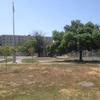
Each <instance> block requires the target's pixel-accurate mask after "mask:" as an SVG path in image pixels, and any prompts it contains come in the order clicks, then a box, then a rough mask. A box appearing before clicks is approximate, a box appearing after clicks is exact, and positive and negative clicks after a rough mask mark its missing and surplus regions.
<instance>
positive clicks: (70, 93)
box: [59, 89, 78, 96]
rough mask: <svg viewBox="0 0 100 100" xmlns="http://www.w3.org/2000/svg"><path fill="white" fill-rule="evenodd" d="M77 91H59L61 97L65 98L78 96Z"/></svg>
mask: <svg viewBox="0 0 100 100" xmlns="http://www.w3.org/2000/svg"><path fill="white" fill-rule="evenodd" d="M77 92H78V91H77V90H75V89H61V90H59V93H60V95H62V96H64V95H66V96H72V95H76V94H77Z"/></svg>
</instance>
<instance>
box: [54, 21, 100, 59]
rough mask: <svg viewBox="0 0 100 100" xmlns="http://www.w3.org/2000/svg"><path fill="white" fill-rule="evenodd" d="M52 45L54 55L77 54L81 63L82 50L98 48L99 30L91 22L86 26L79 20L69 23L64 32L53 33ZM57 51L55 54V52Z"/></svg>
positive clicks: (99, 44)
mask: <svg viewBox="0 0 100 100" xmlns="http://www.w3.org/2000/svg"><path fill="white" fill-rule="evenodd" d="M53 40H54V43H53V45H54V46H55V47H53V48H55V50H54V51H55V53H57V52H58V53H60V52H61V53H62V54H63V53H68V52H72V51H74V52H76V51H78V52H79V61H83V59H82V54H83V51H84V50H88V51H91V50H92V49H95V50H96V49H99V48H100V28H99V26H98V25H96V24H93V23H92V22H90V21H89V22H87V23H86V24H83V23H81V21H80V20H73V21H71V24H70V25H65V26H64V32H63V34H62V32H58V31H53ZM56 51H57V52H56Z"/></svg>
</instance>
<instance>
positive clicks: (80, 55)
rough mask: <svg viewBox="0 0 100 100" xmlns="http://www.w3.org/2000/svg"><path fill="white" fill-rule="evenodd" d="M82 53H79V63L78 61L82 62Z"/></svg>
mask: <svg viewBox="0 0 100 100" xmlns="http://www.w3.org/2000/svg"><path fill="white" fill-rule="evenodd" d="M82 53H83V51H82V50H80V51H79V61H80V62H82V61H83V59H82Z"/></svg>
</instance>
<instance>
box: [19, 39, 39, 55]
mask: <svg viewBox="0 0 100 100" xmlns="http://www.w3.org/2000/svg"><path fill="white" fill-rule="evenodd" d="M36 43H37V41H36V39H35V38H31V39H28V40H26V41H24V42H22V43H21V45H20V46H19V50H20V51H21V52H26V53H28V54H30V50H29V49H30V48H31V50H32V49H33V50H34V51H35V46H36Z"/></svg>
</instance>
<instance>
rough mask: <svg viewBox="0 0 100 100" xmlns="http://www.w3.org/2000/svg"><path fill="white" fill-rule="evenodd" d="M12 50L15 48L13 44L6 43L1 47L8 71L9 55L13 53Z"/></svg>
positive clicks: (0, 51)
mask: <svg viewBox="0 0 100 100" xmlns="http://www.w3.org/2000/svg"><path fill="white" fill-rule="evenodd" d="M12 51H13V48H12V47H11V46H9V45H5V46H1V47H0V53H1V54H2V55H3V56H4V58H5V65H6V71H7V62H8V56H10V55H11V53H12Z"/></svg>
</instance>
